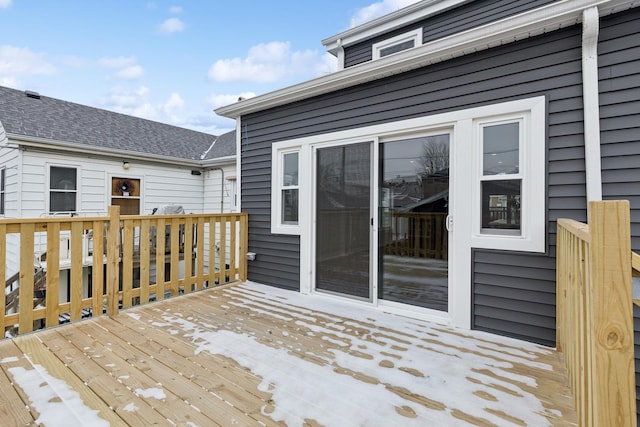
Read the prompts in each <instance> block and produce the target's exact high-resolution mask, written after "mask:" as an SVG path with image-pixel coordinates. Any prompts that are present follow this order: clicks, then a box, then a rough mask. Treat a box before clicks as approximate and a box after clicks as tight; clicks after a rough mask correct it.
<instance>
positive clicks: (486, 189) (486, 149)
mask: <svg viewBox="0 0 640 427" xmlns="http://www.w3.org/2000/svg"><path fill="white" fill-rule="evenodd" d="M521 128H522V126H521V123H520V121H514V122H507V123H499V124H483V125H481V129H482V138H481V144H482V175H481V177H480V181H481V183H480V193H481V208H480V214H481V233H485V234H512V235H520V234H521V221H520V217H521V215H520V205H521V194H522V176H521V175H520V152H521V150H520V142H521V140H522V136H521V135H520V130H521Z"/></svg>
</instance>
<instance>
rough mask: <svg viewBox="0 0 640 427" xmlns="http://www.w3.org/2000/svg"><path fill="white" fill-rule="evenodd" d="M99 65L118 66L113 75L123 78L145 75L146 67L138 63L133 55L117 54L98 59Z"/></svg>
mask: <svg viewBox="0 0 640 427" xmlns="http://www.w3.org/2000/svg"><path fill="white" fill-rule="evenodd" d="M98 65H100V66H102V67H105V68H118V69H119V70H118V71H116V72H115V74H113V75H112V77H114V78H116V79H121V80H137V79H139V78H141V77H142V76H143V75H144V68H142V66H140V65H138V64H136V58H135V57H133V56H115V57H104V58H100V59H98Z"/></svg>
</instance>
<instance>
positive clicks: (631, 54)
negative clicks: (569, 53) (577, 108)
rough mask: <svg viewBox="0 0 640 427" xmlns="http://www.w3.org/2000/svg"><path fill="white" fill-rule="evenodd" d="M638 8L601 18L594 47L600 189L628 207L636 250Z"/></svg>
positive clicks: (639, 199) (639, 212) (639, 236)
mask: <svg viewBox="0 0 640 427" xmlns="http://www.w3.org/2000/svg"><path fill="white" fill-rule="evenodd" d="M638 22H640V10H639V9H637V8H636V9H632V10H629V11H626V12H623V13H619V14H616V15H612V16H610V17H607V18H604V19H603V20H602V23H601V30H600V43H599V45H598V51H599V54H600V57H599V67H600V70H599V79H600V115H601V121H600V127H601V141H602V145H601V155H602V193H603V198H605V199H627V200H629V202H630V205H631V236H632V237H631V247H632V249H633V250H635V251H637V252H640V26H639V25H638Z"/></svg>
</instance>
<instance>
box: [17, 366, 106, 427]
mask: <svg viewBox="0 0 640 427" xmlns="http://www.w3.org/2000/svg"><path fill="white" fill-rule="evenodd" d="M32 366H33V368H34V369H25V368H23V367H14V368H9V369H8V371H9V372H10V373H11V375H12V376H13V380H14V382H15V383H16V384H17V385H18V386H19V387H20V388H22V390H23V391H24V393H25V394H26V395H27V397H28V398H29V401H30V402H31V405H32V406H33V407H34V409H35V410H36V411H37V412H38V413H39V414H40V416H39V417H38V419H37V420H35V422H36V424H38V425H45V426H47V427H58V426H59V427H66V426H69V425H90V426H92V427H103V426H104V427H108V426H109V423H108V422H107V421H106V420H104V419H102V418H100V417H99V415H98V413H99V411H97V410H94V409H91V408H89V407H88V406H85V404H84V402H82V399H81V398H80V395H79V394H78V392H76V391H74V390H73V389H72V388H71V387H69V385H68V384H67V383H66V382H64V381H62V380H60V379H58V378H55V377H53V376H51V375H49V373H48V372H47V370H46V369H45V368H44V367H43V366H41V365H38V364H32Z"/></svg>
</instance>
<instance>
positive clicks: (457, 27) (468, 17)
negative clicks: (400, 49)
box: [345, 0, 555, 68]
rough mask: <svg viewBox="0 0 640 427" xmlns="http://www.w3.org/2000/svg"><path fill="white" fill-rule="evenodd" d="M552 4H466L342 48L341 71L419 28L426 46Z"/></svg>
mask: <svg viewBox="0 0 640 427" xmlns="http://www.w3.org/2000/svg"><path fill="white" fill-rule="evenodd" d="M553 1H555V0H527V1H525V0H511V1H505V0H478V1H473V2H468V3H466V4H464V5H462V6H460V7H457V8H454V9H451V10H449V11H446V12H444V13H440V14H438V15H436V16H433V17H429V18H426V19H424V20H422V21H419V22H415V23H412V24H410V25H407V26H406V27H403V28H399V29H397V30H394V31H392V32H389V33H386V34H384V35H381V36H377V37H375V38H372V39H370V40H366V41H364V42H360V43H357V44H354V45H352V46H347V47H345V68H347V67H352V66H354V65H358V64H361V63H363V62H367V61H371V59H372V46H373V44H374V43H378V42H381V41H383V40H387V39H389V38H391V37H394V36H397V35H400V34H403V33H407V32H409V31H412V30H415V29H416V28H420V27H422V42H423V43H428V42H430V41H434V40H437V39H439V38H443V37H447V36H450V35H453V34H455V33H459V32H462V31H465V30H469V29H472V28H475V27H479V26H481V25H484V24H487V23H490V22H494V21H497V20H500V19H504V18H507V17H509V16H514V15H517V14H518V13H522V12H526V11H528V10H531V9H535V8H537V7H540V6H544V5H545V4H549V3H553Z"/></svg>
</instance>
